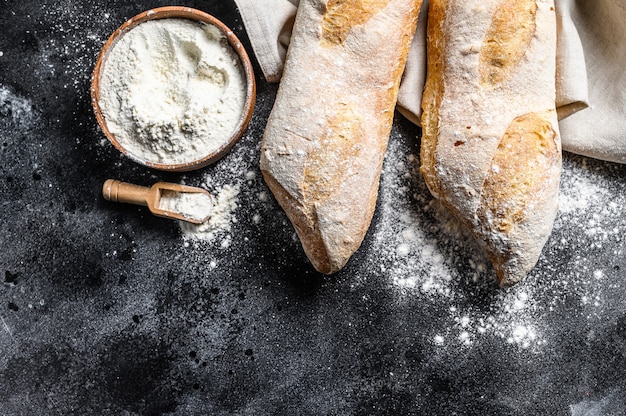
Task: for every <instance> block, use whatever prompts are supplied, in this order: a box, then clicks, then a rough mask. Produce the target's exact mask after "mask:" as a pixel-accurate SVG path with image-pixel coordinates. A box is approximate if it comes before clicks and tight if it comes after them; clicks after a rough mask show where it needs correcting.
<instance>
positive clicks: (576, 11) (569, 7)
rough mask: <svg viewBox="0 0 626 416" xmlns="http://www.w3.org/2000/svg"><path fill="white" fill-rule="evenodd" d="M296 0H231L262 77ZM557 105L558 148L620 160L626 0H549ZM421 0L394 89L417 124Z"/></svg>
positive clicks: (625, 105)
mask: <svg viewBox="0 0 626 416" xmlns="http://www.w3.org/2000/svg"><path fill="white" fill-rule="evenodd" d="M298 2H299V0H235V3H236V4H237V6H238V8H239V12H240V14H241V17H242V19H243V22H244V25H245V27H246V31H247V33H248V36H249V38H250V42H251V44H252V48H253V51H254V54H255V56H256V58H257V60H258V62H259V65H260V66H261V70H262V71H263V75H264V76H265V79H266V80H267V81H268V82H279V81H280V76H281V73H282V68H283V62H284V59H285V54H286V52H287V47H288V45H289V38H290V36H291V28H292V26H293V21H294V17H295V14H296V11H297V7H298ZM555 3H556V4H555V5H556V13H557V33H558V40H557V74H556V88H557V94H556V105H557V111H558V114H559V119H560V123H559V127H560V130H561V139H562V143H563V149H564V150H566V151H569V152H573V153H578V154H582V155H586V156H590V157H594V158H598V159H603V160H608V161H613V162H619V163H626V0H555ZM427 10H428V1H427V0H425V1H424V5H423V6H422V11H421V13H420V18H419V22H418V26H417V32H416V34H415V38H414V40H413V44H412V45H411V50H410V53H409V58H408V60H407V65H406V69H405V71H404V75H403V78H402V82H401V84H400V91H399V93H398V107H397V108H398V111H399V112H401V113H402V114H403V115H404V116H405V117H407V118H408V119H409V120H411V121H412V122H414V123H416V124H418V125H419V117H420V114H421V108H420V105H421V97H422V89H423V86H424V82H425V79H426V19H427Z"/></svg>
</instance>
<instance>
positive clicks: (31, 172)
mask: <svg viewBox="0 0 626 416" xmlns="http://www.w3.org/2000/svg"><path fill="white" fill-rule="evenodd" d="M168 4H169V3H168ZM160 5H166V3H164V2H146V1H135V2H124V1H107V2H100V3H99V4H93V5H92V4H91V3H87V2H78V1H72V0H65V1H60V2H58V1H50V0H45V1H32V0H23V1H14V0H7V1H2V2H1V3H0V12H1V13H0V28H1V29H0V52H1V54H0V161H1V163H0V202H1V203H2V207H1V211H0V212H1V214H0V230H1V231H0V243H1V247H2V250H1V251H0V280H2V281H1V282H0V318H1V322H0V414H2V415H47V414H50V415H70V414H76V415H87V414H94V415H95V414H98V415H226V414H240V415H424V414H432V415H455V414H458V415H529V414H537V415H539V414H540V415H569V414H572V415H576V416H580V415H623V414H626V399H625V397H626V360H625V356H626V302H625V300H626V295H625V293H626V283H625V282H624V278H625V276H624V274H625V271H626V261H625V260H624V241H623V235H624V230H625V227H626V220H625V219H624V217H623V204H624V201H625V192H626V183H625V180H626V170H625V169H624V167H623V166H620V165H615V164H610V163H604V162H600V161H594V160H591V159H586V158H582V157H578V156H574V155H566V157H565V172H564V176H563V190H564V191H563V192H564V198H563V210H562V212H561V213H560V215H559V217H558V218H557V222H556V224H555V230H554V233H553V236H552V237H551V239H550V241H549V242H548V244H547V245H546V248H545V250H544V256H543V257H542V258H541V259H540V261H539V264H538V265H537V268H536V270H535V271H534V272H533V273H532V274H531V276H529V278H528V280H527V281H526V282H524V283H522V284H521V285H518V286H516V287H515V288H513V289H510V290H508V291H502V290H500V289H499V288H497V287H496V285H495V284H494V282H493V276H492V274H491V272H490V270H489V268H488V267H485V264H486V263H485V261H484V258H482V257H481V255H480V253H479V251H478V250H477V249H476V248H475V247H474V245H473V243H472V242H471V240H470V239H468V238H467V236H465V235H464V234H463V233H462V232H458V231H455V230H454V229H450V228H449V227H447V226H446V224H448V225H449V224H450V222H449V220H448V219H446V217H445V215H444V214H442V213H441V210H440V209H438V208H437V207H436V206H435V205H436V204H433V203H432V200H431V198H430V196H429V195H428V192H427V190H426V189H425V186H424V184H423V181H422V179H421V178H420V177H419V175H418V174H417V173H416V172H415V169H414V168H411V169H409V168H406V166H408V165H409V164H411V163H412V164H415V163H416V161H415V158H412V159H411V158H409V157H408V155H410V154H417V152H418V145H419V140H418V139H417V136H418V134H419V130H418V129H417V128H415V127H414V126H412V125H410V124H409V123H407V122H406V121H405V120H404V119H402V118H401V117H397V118H396V123H395V126H394V131H393V134H392V140H391V142H390V149H389V154H388V157H387V160H386V164H385V171H384V173H383V180H382V183H381V197H380V200H379V204H378V208H377V212H376V215H375V218H374V221H373V223H372V227H371V229H370V231H369V233H368V235H367V237H366V240H365V242H364V245H363V247H362V248H361V250H359V252H357V253H356V254H355V256H354V258H353V259H352V260H351V261H350V263H349V264H348V266H347V267H346V269H345V270H343V271H342V272H340V273H339V274H337V275H336V276H333V277H325V276H321V275H319V274H317V273H315V272H314V271H313V270H312V269H311V267H310V266H309V264H308V263H307V261H306V258H305V257H304V255H303V253H302V251H301V249H300V247H299V245H298V243H297V241H295V240H294V239H293V237H292V235H293V230H292V229H291V227H290V225H289V224H288V222H287V220H286V218H285V216H284V215H283V214H282V212H281V211H280V210H279V208H278V207H277V205H276V203H275V202H274V201H273V200H272V199H271V198H269V199H267V200H266V199H265V198H262V197H260V196H261V195H263V193H265V195H266V194H267V192H268V191H267V188H266V187H265V185H264V184H263V181H262V179H261V176H260V173H259V172H258V167H257V161H258V157H259V149H260V146H259V141H260V138H261V136H262V132H263V128H264V125H265V122H266V119H267V116H268V114H269V111H270V109H271V106H272V101H273V97H274V94H275V91H276V87H275V86H273V85H268V84H267V83H265V82H264V80H263V79H262V77H261V76H260V74H261V72H260V70H259V68H258V66H256V67H255V68H256V71H257V74H258V81H259V92H258V94H259V99H258V104H257V107H256V111H255V116H254V118H253V121H252V124H251V126H250V129H249V131H248V132H247V134H246V135H245V136H244V137H243V139H242V141H241V142H240V143H239V144H238V145H237V146H236V147H235V148H234V149H233V151H232V152H231V153H230V154H229V155H227V156H226V157H225V158H224V159H222V160H220V161H219V162H218V163H216V164H215V165H213V166H210V167H208V168H206V169H203V170H202V171H199V172H193V173H188V174H185V175H181V174H174V173H163V172H158V171H153V170H150V169H147V168H144V167H141V166H139V165H137V164H135V163H133V162H132V161H130V160H128V159H126V158H124V157H122V156H121V155H120V154H119V153H118V152H117V151H115V150H114V149H113V148H112V146H110V145H109V144H108V143H107V142H105V141H103V135H102V133H101V132H100V131H99V129H98V128H97V125H96V122H95V120H94V117H93V114H92V112H91V107H90V102H89V81H90V75H91V70H92V68H93V65H94V63H95V59H96V56H97V53H98V52H99V48H100V47H101V45H102V44H103V43H104V41H105V40H106V38H107V37H108V36H109V35H110V34H111V33H112V32H113V31H114V30H115V29H116V28H117V26H119V25H120V24H121V23H122V22H123V21H125V20H126V19H128V18H130V17H132V16H133V15H135V14H137V13H139V12H141V11H143V10H146V9H149V8H152V7H156V6H160ZM185 5H187V6H191V7H196V8H199V9H202V10H205V11H207V12H209V13H211V14H214V15H215V16H217V17H218V18H220V19H222V20H223V21H224V22H225V23H226V24H227V25H229V26H230V27H231V28H233V29H234V31H235V32H236V33H237V34H238V35H240V37H241V38H242V40H244V43H245V44H246V46H247V47H248V50H249V51H250V52H251V49H250V47H249V42H248V40H247V38H246V35H245V32H244V29H243V25H242V22H241V19H240V17H239V15H238V13H237V10H236V8H235V6H234V5H233V4H232V2H231V1H223V2H222V1H195V2H187V3H185ZM255 65H256V64H255ZM248 172H255V173H256V174H255V175H252V176H246V174H247V173H248ZM206 177H209V178H211V181H212V182H213V183H215V184H216V186H221V185H224V184H229V183H237V184H240V185H241V189H240V195H239V208H238V210H237V212H236V217H237V222H236V223H235V224H233V229H232V230H231V231H230V233H229V240H228V241H229V244H227V245H221V244H220V241H217V242H212V243H191V244H185V243H184V242H183V239H182V237H181V235H180V230H179V228H178V226H177V224H176V223H174V222H169V221H167V220H163V219H160V218H156V217H153V216H151V215H149V214H148V213H147V211H146V210H144V209H143V208H139V207H134V206H124V205H115V204H111V203H108V202H106V201H104V200H103V199H102V198H101V196H100V188H101V186H102V183H103V182H104V180H105V179H107V178H118V179H122V180H127V181H132V182H135V183H139V184H144V185H148V184H151V183H153V182H155V181H157V180H166V181H173V182H179V181H181V180H183V179H184V180H185V181H186V182H187V183H191V184H200V183H202V182H203V181H204V180H205V179H206ZM253 214H256V215H257V216H258V217H257V218H256V219H253ZM403 214H404V216H403ZM407 216H408V217H410V218H409V219H410V221H409V219H407ZM411 227H412V228H411ZM405 228H406V229H410V230H412V231H411V232H410V233H404V234H403V230H404V229H405ZM404 231H406V230H404ZM415 232H416V233H417V236H415V235H413V234H411V233H415ZM400 235H404V236H405V237H406V238H405V239H400V237H399V236H400ZM404 243H406V244H408V246H405V247H403V248H401V249H400V248H399V249H397V250H396V246H398V245H399V244H404ZM407 252H408V253H410V254H409V255H406V253H407Z"/></svg>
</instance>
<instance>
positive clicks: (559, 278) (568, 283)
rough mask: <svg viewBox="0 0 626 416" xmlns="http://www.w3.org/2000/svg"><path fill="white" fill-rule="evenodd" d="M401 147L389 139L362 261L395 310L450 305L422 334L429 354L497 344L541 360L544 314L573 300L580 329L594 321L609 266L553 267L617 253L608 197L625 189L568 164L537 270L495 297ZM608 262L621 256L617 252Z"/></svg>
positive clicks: (470, 248)
mask: <svg viewBox="0 0 626 416" xmlns="http://www.w3.org/2000/svg"><path fill="white" fill-rule="evenodd" d="M398 141H399V140H394V137H393V136H392V138H391V140H390V142H389V150H388V152H387V155H386V159H385V165H384V171H383V176H382V179H381V186H380V196H379V198H380V201H379V215H378V218H379V220H378V221H377V222H375V223H374V230H373V237H372V240H373V246H372V247H371V252H372V253H377V255H376V256H372V259H371V260H368V261H370V267H371V268H372V269H377V270H378V275H379V276H380V278H381V279H384V280H385V281H386V282H387V283H388V284H389V286H390V287H391V288H392V290H394V291H396V293H397V296H398V302H410V301H411V300H415V299H416V297H417V298H421V299H422V300H421V301H423V302H433V303H437V304H438V305H448V307H447V311H448V313H447V316H445V317H444V318H442V319H443V322H442V323H441V325H439V326H438V329H437V330H433V331H432V333H430V334H428V333H427V334H424V335H425V336H426V337H428V338H429V339H430V340H431V342H432V344H433V345H435V346H438V347H441V348H445V347H446V346H448V345H450V346H451V347H456V346H466V347H471V346H472V345H474V344H477V343H479V342H480V341H481V340H483V339H486V338H494V337H495V338H498V339H501V340H502V342H505V343H507V344H510V345H511V346H513V347H515V348H521V349H527V350H531V351H540V350H541V348H542V346H544V345H546V344H548V343H549V342H550V337H551V333H550V329H549V328H551V325H552V324H551V320H550V314H552V313H557V312H555V311H557V310H558V308H559V306H562V305H563V304H564V303H566V302H569V298H570V296H572V293H574V294H575V295H574V296H579V299H578V301H579V304H580V314H581V316H582V317H583V318H584V319H589V320H594V319H600V318H599V316H601V310H600V308H601V307H602V306H603V305H604V304H605V303H606V302H607V301H606V299H604V300H603V298H605V297H607V296H608V295H607V294H606V291H607V290H610V289H608V286H607V283H608V280H609V277H608V274H609V273H608V271H607V270H608V269H611V270H612V268H613V265H607V264H604V265H602V264H596V263H594V259H593V258H588V257H582V256H577V255H576V254H574V255H573V256H572V261H573V264H572V265H571V266H569V265H568V264H566V266H569V267H559V266H553V265H552V264H551V262H552V261H555V260H554V259H557V258H568V257H569V256H571V253H577V252H588V251H589V249H590V248H591V249H592V250H593V249H595V250H602V249H603V247H605V246H606V245H607V242H610V243H611V246H617V247H621V246H622V244H619V242H620V241H621V239H622V235H623V227H621V229H620V227H618V226H615V225H614V223H615V219H616V218H621V217H622V213H621V210H622V209H623V208H622V207H624V206H626V193H624V192H615V191H611V187H614V186H621V185H620V184H619V183H618V182H613V183H610V182H609V181H610V179H607V178H605V177H602V176H599V175H595V174H594V172H593V171H591V170H590V169H588V168H587V166H586V165H585V163H584V160H585V159H584V158H582V160H583V163H580V160H579V159H577V158H578V157H577V156H574V157H572V159H567V158H566V160H565V162H564V171H563V175H562V183H561V192H560V198H559V201H560V210H559V214H558V216H557V220H556V221H555V225H554V231H553V234H552V236H551V239H550V240H549V242H548V244H546V247H545V248H544V256H543V257H542V259H540V263H541V264H540V267H537V268H536V270H534V271H533V272H532V273H531V274H530V276H529V277H528V279H526V280H525V281H523V282H521V283H520V284H518V285H516V286H514V287H513V288H509V289H500V288H498V287H497V284H496V283H495V275H494V274H493V271H492V268H491V264H490V262H489V260H488V258H487V257H486V256H485V254H484V253H483V252H482V250H481V249H480V248H479V247H478V246H477V244H476V243H475V242H474V240H473V238H472V236H471V235H469V233H468V232H467V231H466V230H465V229H464V227H462V226H461V225H460V223H459V222H458V221H457V220H456V219H455V218H454V217H453V216H452V215H451V214H450V213H449V212H448V211H447V210H446V209H445V208H444V207H442V206H441V205H440V204H439V203H438V202H437V201H436V200H434V199H433V198H432V197H431V196H430V193H429V191H428V189H427V188H426V186H425V185H424V182H423V179H422V178H421V176H420V174H419V155H418V154H417V153H416V154H407V153H406V151H403V150H402V148H401V146H400V145H398V144H396V142H398ZM624 221H625V220H622V225H626V224H624ZM615 243H618V244H615ZM611 254H613V255H615V256H619V257H616V258H622V257H623V255H624V253H623V252H621V250H619V249H618V250H617V251H616V252H615V253H611ZM546 257H547V258H546ZM561 269H563V270H561ZM555 270H559V274H555V273H554V271H555ZM439 307H440V306H439ZM590 308H597V309H598V310H597V311H594V310H593V309H590Z"/></svg>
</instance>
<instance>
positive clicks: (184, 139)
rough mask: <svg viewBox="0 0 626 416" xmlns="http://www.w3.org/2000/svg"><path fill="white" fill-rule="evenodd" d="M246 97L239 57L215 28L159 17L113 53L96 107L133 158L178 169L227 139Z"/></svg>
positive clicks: (126, 36)
mask: <svg viewBox="0 0 626 416" xmlns="http://www.w3.org/2000/svg"><path fill="white" fill-rule="evenodd" d="M245 95H246V87H245V76H244V73H243V70H242V65H241V62H240V61H239V57H238V56H237V55H236V53H235V52H234V51H233V50H232V48H231V47H230V45H229V44H228V42H227V40H226V38H225V37H224V36H223V35H222V33H221V32H220V31H219V29H218V28H217V27H215V26H213V25H208V24H203V23H198V22H194V21H191V20H186V19H160V20H152V21H148V22H144V23H141V24H139V25H137V26H136V27H134V28H133V29H131V30H130V31H128V32H127V33H126V34H124V35H123V36H122V37H121V38H120V39H119V41H117V43H116V44H115V45H114V46H113V48H112V49H111V50H110V52H109V53H108V55H107V57H106V59H105V60H104V63H103V67H102V70H101V78H100V100H99V105H100V108H101V111H102V114H103V116H104V118H105V120H106V124H107V127H108V129H109V131H110V132H111V134H113V135H114V136H115V138H116V139H117V141H118V142H119V143H120V144H121V145H122V146H123V147H124V148H125V149H126V150H127V151H128V155H129V156H131V157H133V158H135V159H139V160H140V161H147V162H152V163H164V164H179V163H187V162H193V161H196V160H198V159H200V158H202V157H204V156H206V155H208V154H210V153H211V152H213V151H215V150H218V149H219V148H220V147H221V146H222V145H224V144H225V143H226V142H227V141H228V139H229V138H230V136H231V134H232V133H233V132H234V131H235V129H236V127H237V125H238V123H239V121H240V118H241V115H242V112H243V108H244V103H245Z"/></svg>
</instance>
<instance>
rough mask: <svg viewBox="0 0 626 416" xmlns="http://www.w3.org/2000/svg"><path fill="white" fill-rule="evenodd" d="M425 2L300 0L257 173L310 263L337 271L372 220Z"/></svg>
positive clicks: (361, 238) (417, 0) (329, 272)
mask: <svg viewBox="0 0 626 416" xmlns="http://www.w3.org/2000/svg"><path fill="white" fill-rule="evenodd" d="M420 6H421V0H301V1H300V3H299V6H298V11H297V14H296V20H295V22H294V27H293V32H292V35H291V40H290V44H289V48H288V50H287V57H286V61H285V67H284V70H283V75H282V79H281V81H280V84H279V89H278V93H277V96H276V100H275V103H274V107H273V108H272V112H271V114H270V116H269V120H268V122H267V126H266V129H265V133H264V135H263V142H262V145H261V161H260V164H261V171H262V173H263V177H264V178H265V181H266V182H267V184H268V186H269V188H270V189H271V191H272V193H273V194H274V196H275V198H276V200H277V201H278V202H279V204H280V205H281V207H282V208H283V210H284V211H285V212H286V214H287V216H288V217H289V219H290V221H291V222H292V224H293V225H294V228H295V230H296V232H297V234H298V236H299V238H300V241H301V243H302V247H303V248H304V251H305V253H306V255H307V256H308V258H309V260H310V261H311V263H312V264H313V266H314V267H315V268H316V269H317V270H318V271H320V272H322V273H326V274H331V273H334V272H336V271H338V270H339V269H341V268H342V267H343V266H344V265H345V263H346V262H347V261H348V259H349V258H350V256H351V255H352V254H353V253H354V252H355V251H356V250H357V249H358V248H359V246H360V245H361V242H362V241H363V238H364V236H365V233H366V231H367V229H368V227H369V224H370V222H371V219H372V215H373V212H374V208H375V205H376V197H377V194H378V183H379V178H380V173H381V169H382V162H383V157H384V154H385V151H386V148H387V141H388V139H389V133H390V131H391V125H392V121H393V114H394V108H395V105H396V99H397V94H398V86H399V84H400V78H401V77H402V72H403V70H404V66H405V63H406V58H407V54H408V51H409V47H410V44H411V41H412V38H413V35H414V32H415V26H416V23H417V16H418V13H419V9H420Z"/></svg>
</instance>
